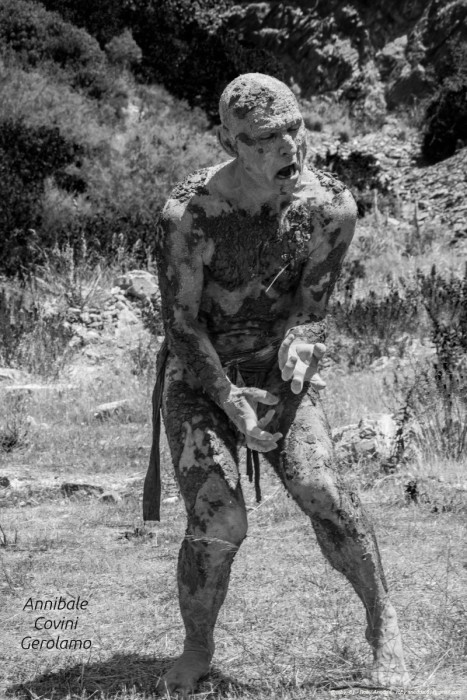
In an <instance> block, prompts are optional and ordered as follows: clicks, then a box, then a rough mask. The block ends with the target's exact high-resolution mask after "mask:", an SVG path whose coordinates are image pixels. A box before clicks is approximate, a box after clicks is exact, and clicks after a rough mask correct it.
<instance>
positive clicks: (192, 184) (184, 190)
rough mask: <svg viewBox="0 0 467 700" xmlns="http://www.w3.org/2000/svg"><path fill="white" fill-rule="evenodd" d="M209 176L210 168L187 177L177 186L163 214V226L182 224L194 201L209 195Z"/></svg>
mask: <svg viewBox="0 0 467 700" xmlns="http://www.w3.org/2000/svg"><path fill="white" fill-rule="evenodd" d="M208 176H209V168H203V169H202V170H196V171H195V172H194V173H191V174H190V175H187V176H186V177H185V178H184V179H183V180H181V181H180V182H179V183H178V184H177V185H175V187H174V188H173V190H172V191H171V193H170V195H169V198H168V200H167V202H166V203H165V206H164V208H163V209H162V212H161V222H162V223H163V224H169V223H172V224H178V223H180V222H181V220H182V219H183V217H184V216H185V215H186V213H187V211H188V209H189V206H190V203H191V202H192V201H193V199H194V198H195V197H199V196H202V195H203V194H208V190H207V188H206V182H207V179H208Z"/></svg>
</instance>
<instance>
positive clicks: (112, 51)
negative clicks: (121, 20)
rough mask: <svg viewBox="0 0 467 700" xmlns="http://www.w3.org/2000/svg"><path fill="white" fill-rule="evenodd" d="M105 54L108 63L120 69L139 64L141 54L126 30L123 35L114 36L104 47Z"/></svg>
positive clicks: (130, 34)
mask: <svg viewBox="0 0 467 700" xmlns="http://www.w3.org/2000/svg"><path fill="white" fill-rule="evenodd" d="M105 52H106V54H107V57H108V59H109V61H110V62H111V63H112V64H114V65H117V66H121V67H122V68H132V67H135V66H137V65H138V64H139V63H141V59H142V58H143V53H142V51H141V49H140V48H139V46H138V44H137V43H136V41H135V40H134V39H133V35H132V33H131V32H130V31H129V30H128V29H126V30H125V31H124V32H123V34H119V35H118V36H114V37H113V38H112V39H111V40H110V41H109V43H108V44H106V45H105Z"/></svg>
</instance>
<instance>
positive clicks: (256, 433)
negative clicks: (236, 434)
mask: <svg viewBox="0 0 467 700" xmlns="http://www.w3.org/2000/svg"><path fill="white" fill-rule="evenodd" d="M275 434H276V435H280V433H275ZM247 437H252V438H254V439H255V440H259V441H260V442H261V441H268V440H275V439H277V438H275V437H274V435H273V434H272V433H268V431H267V430H261V428H260V427H259V426H258V425H255V427H254V428H251V429H250V430H248V432H247Z"/></svg>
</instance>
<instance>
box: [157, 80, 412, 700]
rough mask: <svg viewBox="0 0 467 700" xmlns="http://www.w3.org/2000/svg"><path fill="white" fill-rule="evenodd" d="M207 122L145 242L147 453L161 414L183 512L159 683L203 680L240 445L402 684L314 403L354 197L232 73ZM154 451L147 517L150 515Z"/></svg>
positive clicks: (361, 523)
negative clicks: (203, 164) (150, 247)
mask: <svg viewBox="0 0 467 700" xmlns="http://www.w3.org/2000/svg"><path fill="white" fill-rule="evenodd" d="M220 117H221V126H220V128H219V138H220V142H221V144H222V146H223V147H224V149H225V150H226V151H227V153H228V154H229V156H231V160H229V161H228V162H225V163H222V164H220V165H217V166H214V167H211V168H206V169H204V170H201V171H198V172H195V173H194V174H193V175H191V176H189V177H188V178H186V179H185V180H184V181H183V182H182V183H180V184H179V185H178V186H177V187H176V188H175V190H174V191H173V192H172V194H171V197H170V199H169V200H168V202H167V204H166V206H165V208H164V210H163V213H162V225H161V227H160V232H159V236H158V266H159V282H160V291H161V297H162V303H163V319H164V326H165V332H166V343H165V345H164V348H163V351H162V352H161V353H160V356H159V380H158V385H157V387H156V391H155V397H154V419H155V427H156V426H157V429H156V430H155V433H156V440H155V443H156V442H157V434H158V430H159V425H158V420H159V419H158V415H159V405H161V407H162V414H163V418H164V424H165V429H166V433H167V437H168V441H169V446H170V450H171V454H172V459H173V462H174V465H175V470H176V474H177V479H178V482H179V485H180V490H181V493H182V495H183V498H184V501H185V505H186V510H187V514H188V526H187V530H186V536H185V539H184V541H183V543H182V547H181V550H180V555H179V562H178V586H179V596H180V608H181V614H182V617H183V621H184V624H185V628H186V638H185V644H184V651H183V653H182V655H181V656H180V658H179V659H178V660H177V661H176V662H175V664H174V666H173V667H172V668H171V669H170V670H169V671H168V672H167V674H166V675H165V676H164V677H163V678H162V679H161V683H160V687H161V688H162V689H163V690H164V691H165V690H168V691H169V692H171V693H179V694H180V695H181V696H182V697H187V695H188V694H189V693H190V692H191V691H193V689H194V688H195V687H196V684H197V681H198V680H199V679H200V678H201V677H202V676H204V675H205V674H207V672H208V671H209V667H210V663H211V659H212V656H213V653H214V636H213V633H214V626H215V623H216V619H217V615H218V613H219V609H220V607H221V605H222V603H223V601H224V598H225V596H226V593H227V587H228V583H229V576H230V568H231V565H232V561H233V559H234V556H235V554H236V552H237V550H238V548H239V547H240V545H241V543H242V541H243V539H244V538H245V536H246V532H247V518H246V512H245V503H244V499H243V494H242V488H241V484H240V476H239V463H238V446H239V442H241V440H239V438H243V442H244V443H245V444H246V446H247V448H249V449H248V461H249V462H250V464H249V465H248V466H249V471H250V473H251V472H252V471H253V469H252V463H253V462H254V465H255V470H254V471H255V478H256V488H257V495H259V483H258V475H259V466H258V462H259V460H258V453H261V454H262V458H263V460H266V461H267V462H269V464H270V465H271V466H272V468H273V469H274V470H275V471H276V472H277V474H278V476H279V477H280V479H281V480H282V482H283V484H284V486H285V488H286V489H287V490H288V492H289V493H290V495H291V496H292V497H293V498H294V499H295V500H296V502H297V503H298V505H299V506H300V508H301V509H302V510H303V511H304V512H305V513H306V514H307V515H308V516H309V517H310V519H311V523H312V525H313V528H314V530H315V533H316V537H317V538H318V542H319V545H320V547H321V550H322V552H323V554H324V556H325V557H326V558H327V560H328V561H329V563H330V564H331V565H332V566H333V567H334V568H335V569H337V570H338V571H340V572H341V573H342V574H344V576H346V578H347V579H348V581H349V582H350V583H351V584H352V586H353V587H354V589H355V591H356V593H357V595H358V596H359V598H360V599H361V601H362V603H363V605H364V606H365V610H366V617H367V631H366V637H367V640H368V642H369V643H370V644H371V646H372V648H373V655H374V665H373V669H372V672H371V681H372V682H373V683H377V684H380V685H385V686H386V685H404V684H406V683H407V681H408V676H407V671H406V669H405V665H404V660H403V652H402V645H401V640H400V634H399V630H398V626H397V619H396V613H395V611H394V608H393V607H392V605H391V603H390V602H389V598H388V592H387V586H386V582H385V578H384V574H383V570H382V567H381V562H380V557H379V553H378V547H377V544H376V540H375V536H374V534H373V530H372V527H371V525H370V524H369V523H368V521H367V519H366V517H365V514H364V513H363V511H362V508H361V506H360V502H359V499H358V496H357V494H356V493H354V492H353V491H352V490H351V489H350V488H348V487H346V486H345V485H344V482H343V478H342V475H341V473H340V471H339V468H338V466H337V465H336V464H335V460H334V456H333V450H332V443H331V438H330V432H329V426H328V423H327V421H326V418H325V415H324V413H323V409H322V407H321V404H320V401H319V396H318V390H319V389H322V388H323V386H324V382H323V381H322V380H321V378H320V376H319V374H318V373H317V372H318V362H319V359H320V358H321V357H322V355H323V353H324V351H325V347H324V345H323V344H322V343H323V340H324V337H323V319H324V317H325V314H326V306H327V303H328V300H329V297H330V295H331V292H332V290H333V287H334V284H335V282H336V279H337V276H338V273H339V270H340V267H341V264H342V261H343V258H344V256H345V253H346V251H347V248H348V246H349V244H350V241H351V240H352V236H353V233H354V228H355V221H356V206H355V202H354V200H353V198H352V195H351V194H350V193H349V191H348V190H347V189H346V188H345V187H344V186H343V185H342V184H341V183H339V182H337V181H336V180H334V179H333V178H332V177H330V176H329V175H325V174H323V173H320V172H316V171H313V170H309V169H307V167H306V166H305V154H306V132H305V128H304V125H303V119H302V116H301V113H300V111H299V108H298V105H297V102H296V100H295V97H294V95H293V93H292V92H291V91H290V90H289V89H288V87H287V86H286V85H284V84H283V83H281V82H280V81H278V80H276V79H275V78H272V77H270V76H266V75H262V74H259V73H249V74H245V75H241V76H239V77H238V78H236V79H235V80H234V81H233V82H231V83H230V84H229V85H228V86H227V87H226V89H225V90H224V92H223V94H222V96H221V99H220ZM157 449H158V448H157V444H155V445H153V451H152V456H151V465H152V467H151V465H150V471H149V472H148V477H147V481H146V486H145V518H146V519H159V512H158V505H156V504H155V503H154V501H153V500H152V499H153V498H154V493H155V485H154V481H153V478H154V469H153V467H154V464H155V462H156V461H157V456H156V453H157ZM151 474H152V476H151ZM151 480H152V481H151ZM156 490H157V489H156ZM159 493H160V492H159ZM158 495H159V494H156V496H158Z"/></svg>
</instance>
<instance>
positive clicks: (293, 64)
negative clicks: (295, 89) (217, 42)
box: [225, 2, 374, 97]
mask: <svg viewBox="0 0 467 700" xmlns="http://www.w3.org/2000/svg"><path fill="white" fill-rule="evenodd" d="M225 19H226V22H227V27H228V28H229V29H231V30H234V31H235V33H236V35H237V37H238V38H239V39H240V41H244V42H246V43H248V44H254V45H255V46H258V47H259V48H261V49H266V50H267V51H270V52H271V53H273V54H274V55H275V56H276V57H278V58H279V59H280V61H281V62H282V64H283V65H284V67H285V70H286V73H287V74H288V77H289V79H291V80H293V81H294V82H296V83H297V84H298V86H299V87H300V89H301V91H302V94H303V96H304V97H307V96H309V95H311V94H316V93H319V92H328V91H334V90H337V89H339V88H340V87H342V86H343V85H346V84H347V83H348V82H349V81H351V82H352V81H355V79H356V78H357V76H359V75H360V73H361V70H362V68H363V67H364V66H365V65H366V64H367V63H368V61H370V60H371V59H372V56H373V55H374V48H373V46H372V44H371V41H370V37H369V34H368V31H367V29H366V28H365V25H364V23H363V22H362V20H361V17H360V16H359V14H358V12H357V10H356V9H355V8H353V7H352V6H351V5H349V4H347V5H345V6H342V7H339V8H337V9H336V10H335V11H334V12H330V13H328V14H327V15H326V16H322V15H320V14H319V13H318V12H317V11H316V10H314V11H311V10H310V11H308V10H306V9H301V8H300V7H296V6H292V5H290V4H289V3H272V2H262V3H251V4H248V5H242V6H235V7H234V8H232V10H230V11H229V12H228V13H227V15H226V16H225Z"/></svg>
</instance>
